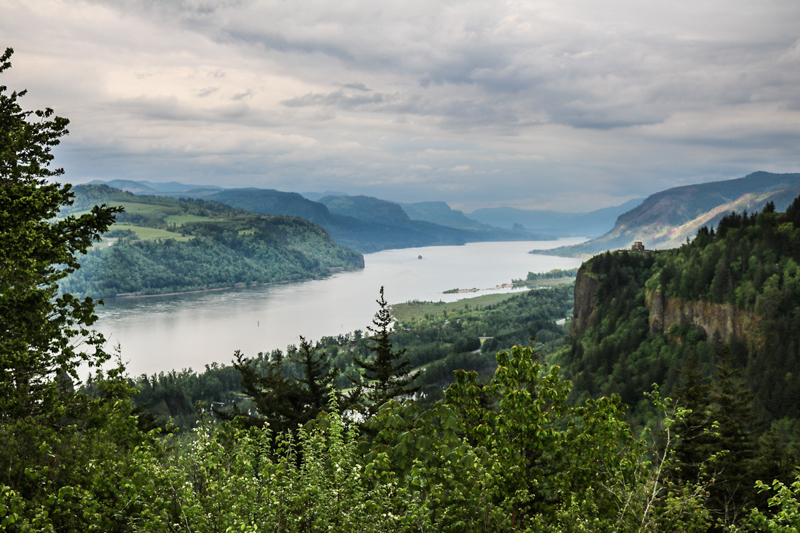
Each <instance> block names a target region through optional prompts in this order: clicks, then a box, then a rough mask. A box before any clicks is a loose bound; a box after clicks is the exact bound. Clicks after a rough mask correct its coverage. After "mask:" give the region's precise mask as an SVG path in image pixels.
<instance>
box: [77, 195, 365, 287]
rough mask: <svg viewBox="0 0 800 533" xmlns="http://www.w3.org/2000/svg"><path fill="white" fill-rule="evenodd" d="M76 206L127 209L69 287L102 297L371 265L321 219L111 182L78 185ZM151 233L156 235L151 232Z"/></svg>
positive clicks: (306, 275) (270, 280)
mask: <svg viewBox="0 0 800 533" xmlns="http://www.w3.org/2000/svg"><path fill="white" fill-rule="evenodd" d="M76 190H77V201H76V203H75V205H73V206H72V209H71V210H72V211H80V210H83V209H85V208H87V207H88V206H92V205H96V204H98V203H106V204H110V205H115V206H120V207H122V208H125V209H126V211H125V212H124V213H122V214H121V215H120V216H119V217H118V219H117V224H116V225H115V226H113V227H112V230H111V232H109V233H108V234H107V235H106V237H107V242H108V246H97V247H95V249H93V250H92V251H90V252H89V253H88V254H87V255H85V256H83V257H82V258H81V264H82V265H83V268H82V269H81V270H80V271H78V272H76V273H75V274H73V275H71V276H70V277H68V278H67V279H66V280H65V281H64V282H62V286H61V288H62V290H63V291H64V292H71V293H76V294H85V295H91V296H94V297H105V296H116V295H118V294H163V293H169V292H181V291H191V290H204V289H210V288H219V287H231V286H234V285H235V284H237V283H239V284H242V283H243V284H254V283H275V282H283V281H294V280H301V279H309V278H314V277H320V276H326V275H328V274H329V272H330V271H331V269H339V268H344V269H352V268H360V267H363V258H362V256H361V254H359V253H357V252H353V251H352V250H348V249H346V248H342V247H340V246H338V245H336V243H334V242H333V240H332V239H331V238H330V237H329V236H328V234H327V233H326V232H325V230H323V229H322V228H320V227H319V226H317V225H315V224H312V223H311V222H308V221H306V220H303V219H300V218H296V217H286V216H268V215H258V214H255V213H250V212H247V211H244V210H242V209H236V208H232V207H229V206H226V205H223V204H219V203H216V202H209V201H204V200H194V199H189V200H184V199H173V198H164V197H154V196H135V195H133V194H130V193H126V192H123V191H119V190H117V189H113V188H110V187H107V186H104V185H88V186H80V187H76ZM148 237H149V238H148Z"/></svg>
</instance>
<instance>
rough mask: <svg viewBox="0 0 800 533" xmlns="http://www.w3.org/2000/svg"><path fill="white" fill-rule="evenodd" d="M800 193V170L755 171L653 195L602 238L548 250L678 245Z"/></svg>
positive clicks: (590, 251)
mask: <svg viewBox="0 0 800 533" xmlns="http://www.w3.org/2000/svg"><path fill="white" fill-rule="evenodd" d="M798 195H800V174H773V173H770V172H753V173H752V174H748V175H747V176H745V177H743V178H737V179H732V180H726V181H714V182H709V183H701V184H697V185H685V186H682V187H675V188H672V189H667V190H666V191H661V192H658V193H656V194H653V195H651V196H649V197H648V198H647V199H646V200H645V201H644V202H643V203H642V204H641V205H640V206H638V207H636V208H635V209H632V210H630V211H628V212H627V213H624V214H622V215H620V217H619V218H618V219H617V222H616V224H615V225H614V228H613V229H612V230H611V231H609V232H608V233H606V234H605V235H603V236H602V237H599V238H597V239H593V240H591V241H588V242H585V243H582V244H577V245H574V246H564V247H561V248H555V249H553V250H549V251H548V253H552V254H556V255H564V256H570V257H586V256H590V255H594V254H597V253H600V252H603V251H606V250H615V249H619V248H627V247H629V246H630V245H631V244H632V243H633V242H634V241H642V243H643V244H644V245H645V247H646V248H651V249H653V248H658V249H665V248H677V247H678V246H680V245H681V244H683V243H685V242H686V239H687V238H689V239H691V238H693V237H694V236H695V235H696V234H697V231H698V230H699V229H700V228H701V227H703V226H708V227H712V226H714V225H716V224H717V223H718V222H719V221H720V220H721V219H722V218H723V217H724V216H725V215H727V214H729V213H730V212H732V211H735V212H743V211H745V210H746V211H749V212H753V211H760V210H762V209H763V208H764V206H765V205H766V204H767V203H768V202H774V203H775V207H776V209H778V210H779V211H782V210H784V209H786V207H788V206H789V205H790V204H791V202H792V201H793V200H794V199H795V198H796V197H797V196H798Z"/></svg>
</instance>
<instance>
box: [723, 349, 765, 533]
mask: <svg viewBox="0 0 800 533" xmlns="http://www.w3.org/2000/svg"><path fill="white" fill-rule="evenodd" d="M716 372H717V376H716V382H715V387H714V404H715V406H714V407H715V408H714V418H715V420H716V422H717V424H718V429H717V432H716V433H717V439H716V440H717V442H716V447H717V450H725V451H726V453H725V454H724V455H723V456H722V457H721V458H720V459H719V460H718V461H716V465H715V467H716V468H715V469H716V471H717V476H716V477H717V479H716V481H715V483H713V484H712V485H711V486H710V487H709V499H708V505H709V508H710V509H711V510H712V512H716V513H718V515H719V518H720V520H721V521H722V522H723V523H724V524H726V525H731V524H733V523H734V522H736V521H737V520H738V519H740V518H741V517H742V516H743V513H744V510H745V509H746V508H748V507H751V506H752V504H753V501H754V499H755V489H754V485H755V481H756V480H755V478H754V477H753V472H752V468H753V460H754V458H755V456H756V449H757V440H756V439H757V435H758V434H759V429H760V428H759V423H758V417H757V416H756V413H755V410H754V409H753V394H752V393H751V392H750V390H749V389H748V388H747V385H746V384H745V382H744V378H743V375H742V371H741V370H740V369H738V368H734V366H733V364H732V360H731V350H730V346H729V345H727V344H726V345H725V346H723V348H722V350H721V351H720V353H719V356H718V357H717V365H716ZM770 481H771V480H770Z"/></svg>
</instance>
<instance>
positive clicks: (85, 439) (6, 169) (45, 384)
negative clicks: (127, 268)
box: [0, 49, 154, 531]
mask: <svg viewBox="0 0 800 533" xmlns="http://www.w3.org/2000/svg"><path fill="white" fill-rule="evenodd" d="M11 53H12V51H11V49H7V50H6V51H5V53H4V54H2V56H0V72H2V71H4V70H6V69H7V68H9V66H10V64H9V61H8V60H9V58H10V56H11ZM5 91H6V87H5V86H1V87H0V383H2V386H0V442H2V446H0V492H2V494H3V499H2V503H1V504H0V529H2V530H9V531H91V530H102V531H131V530H133V528H134V524H135V522H136V521H137V520H139V517H140V516H141V515H142V514H143V513H144V512H145V508H146V499H147V498H146V495H147V493H148V490H151V489H152V485H151V484H150V480H149V478H148V476H147V470H146V468H145V467H144V463H143V462H142V461H141V460H140V459H141V458H142V456H143V455H146V454H147V452H145V451H143V450H142V449H141V448H139V446H140V445H143V446H145V447H147V444H148V442H149V441H150V440H151V439H152V438H153V437H154V435H152V434H151V435H147V434H145V433H143V432H142V431H141V428H140V423H139V420H138V418H137V416H136V415H135V414H134V410H133V405H132V403H131V402H130V399H129V398H130V396H131V394H132V392H133V391H132V390H131V389H130V388H129V387H128V386H127V385H126V383H125V380H124V379H122V377H121V373H122V369H115V370H112V371H109V373H108V374H103V373H102V372H101V371H99V370H98V371H97V373H96V374H95V378H94V381H92V382H91V383H89V384H88V385H87V386H86V387H85V388H83V389H80V388H76V383H75V382H76V380H77V378H78V376H77V369H78V367H79V366H81V365H87V366H88V367H89V368H92V367H99V365H101V364H102V363H104V362H106V361H107V360H108V358H109V356H108V354H106V353H105V352H104V351H103V348H102V345H103V342H104V341H103V338H102V336H101V335H99V334H96V333H94V332H92V331H90V329H89V327H90V326H91V324H92V323H93V322H94V320H95V319H96V317H95V316H94V302H93V301H92V300H91V299H88V298H87V299H85V300H79V299H76V298H74V297H72V296H71V295H69V294H64V295H61V296H58V295H57V289H58V286H57V283H58V281H59V280H61V279H62V278H63V277H64V276H66V275H67V274H68V273H70V272H73V271H74V270H75V269H77V268H78V266H79V265H78V261H77V258H76V256H77V255H78V254H79V253H83V252H85V251H86V250H87V249H88V248H89V247H90V246H91V245H92V242H93V240H95V239H97V238H98V236H99V235H100V234H102V233H103V232H104V231H106V230H107V229H108V227H109V226H110V225H111V223H112V222H113V217H114V214H115V213H116V212H118V211H119V210H118V209H116V208H108V207H105V206H95V207H94V208H92V210H91V211H90V212H89V213H86V214H83V215H81V216H79V217H74V216H68V217H66V218H62V219H56V215H57V213H58V212H59V210H60V209H61V208H62V207H64V206H68V205H69V204H70V203H71V201H72V196H73V195H72V192H71V190H70V186H69V185H60V184H58V183H48V181H49V179H52V178H55V177H57V176H59V175H61V174H62V170H61V169H57V170H51V169H49V168H48V166H49V164H50V162H51V160H52V154H51V153H50V150H51V148H52V147H53V146H55V145H57V144H58V142H59V141H58V140H59V138H60V137H61V136H62V135H64V134H66V133H67V130H66V126H67V120H66V119H62V118H59V117H55V116H53V111H52V110H51V109H46V110H44V111H36V112H30V111H23V110H22V108H21V107H20V105H19V103H18V100H19V98H20V97H22V96H23V95H24V94H25V92H24V91H23V92H20V93H17V92H13V93H11V94H10V95H8V94H6V93H5Z"/></svg>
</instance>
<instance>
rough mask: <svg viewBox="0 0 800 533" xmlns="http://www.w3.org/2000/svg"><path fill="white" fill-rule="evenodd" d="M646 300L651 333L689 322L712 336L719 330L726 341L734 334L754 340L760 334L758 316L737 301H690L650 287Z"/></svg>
mask: <svg viewBox="0 0 800 533" xmlns="http://www.w3.org/2000/svg"><path fill="white" fill-rule="evenodd" d="M646 302H647V310H648V312H649V314H650V333H664V332H666V331H669V328H671V327H672V326H673V325H675V324H682V323H685V322H689V323H691V324H693V325H694V326H695V327H697V328H701V329H702V330H703V331H705V332H706V335H707V336H708V338H709V339H711V338H712V337H713V336H714V335H715V334H717V333H719V335H720V338H721V339H722V341H723V342H727V341H728V340H730V338H731V337H738V338H740V339H749V340H753V339H755V338H756V336H757V329H758V325H759V319H758V317H757V316H756V315H755V313H752V312H749V311H745V310H743V309H740V308H738V307H736V306H735V305H733V304H717V303H711V302H705V301H702V300H700V301H695V302H692V301H686V300H683V299H681V298H677V297H675V296H665V295H664V294H663V293H662V292H661V291H648V292H647V295H646Z"/></svg>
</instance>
